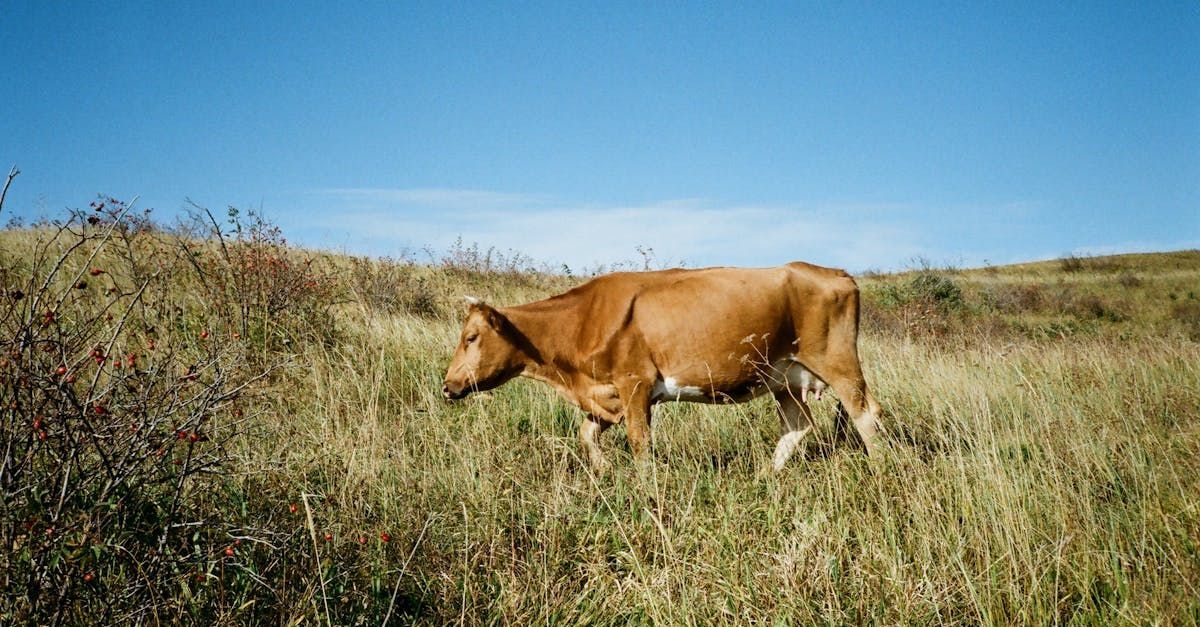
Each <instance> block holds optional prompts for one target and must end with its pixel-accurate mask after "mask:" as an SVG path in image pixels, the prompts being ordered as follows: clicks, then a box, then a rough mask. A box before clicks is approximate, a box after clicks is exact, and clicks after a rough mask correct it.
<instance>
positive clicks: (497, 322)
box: [476, 303, 508, 331]
mask: <svg viewBox="0 0 1200 627" xmlns="http://www.w3.org/2000/svg"><path fill="white" fill-rule="evenodd" d="M476 306H477V307H479V310H480V311H482V312H483V319H484V320H487V323H488V326H489V327H492V328H493V329H495V330H497V331H503V330H504V327H505V325H506V323H507V322H508V320H506V319H505V318H504V314H502V313H500V312H499V311H497V310H496V308H495V307H492V306H491V305H489V304H487V303H479V304H478V305H476Z"/></svg>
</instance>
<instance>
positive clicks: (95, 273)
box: [91, 268, 104, 276]
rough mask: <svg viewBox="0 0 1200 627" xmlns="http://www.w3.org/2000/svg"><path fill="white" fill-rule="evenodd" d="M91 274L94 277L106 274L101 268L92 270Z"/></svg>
mask: <svg viewBox="0 0 1200 627" xmlns="http://www.w3.org/2000/svg"><path fill="white" fill-rule="evenodd" d="M91 274H92V276H100V275H101V274H104V271H103V270H101V269H100V268H92V270H91Z"/></svg>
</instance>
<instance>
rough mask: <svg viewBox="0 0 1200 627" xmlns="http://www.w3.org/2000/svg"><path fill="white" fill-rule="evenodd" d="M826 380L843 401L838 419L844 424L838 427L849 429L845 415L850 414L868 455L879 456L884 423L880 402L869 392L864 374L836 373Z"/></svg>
mask: <svg viewBox="0 0 1200 627" xmlns="http://www.w3.org/2000/svg"><path fill="white" fill-rule="evenodd" d="M826 382H827V383H828V384H829V385H830V387H832V388H833V391H834V393H835V394H837V396H838V399H839V400H840V401H841V403H840V404H841V407H840V408H839V409H840V411H839V415H838V417H837V418H836V420H838V421H839V422H841V423H842V424H841V425H839V426H838V428H841V429H842V430H843V431H848V429H845V427H844V424H845V417H846V416H848V417H849V419H850V422H852V423H854V430H855V431H857V432H858V437H859V438H861V439H862V443H863V446H864V447H866V449H867V456H868V457H875V456H877V455H878V454H879V438H880V436H881V435H882V433H883V423H882V422H880V420H879V413H880V409H879V403H878V402H876V401H875V398H874V397H872V396H871V394H870V393H869V392H867V384H866V382H864V381H863V379H862V376H861V375H860V376H857V377H855V376H836V375H835V376H831V377H830V378H829V379H828V380H826ZM843 412H844V413H843Z"/></svg>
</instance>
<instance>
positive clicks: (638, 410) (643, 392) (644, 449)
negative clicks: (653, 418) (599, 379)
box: [618, 378, 652, 459]
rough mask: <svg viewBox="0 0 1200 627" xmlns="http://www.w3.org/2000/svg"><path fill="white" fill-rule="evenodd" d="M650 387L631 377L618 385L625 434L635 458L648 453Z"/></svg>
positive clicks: (644, 456)
mask: <svg viewBox="0 0 1200 627" xmlns="http://www.w3.org/2000/svg"><path fill="white" fill-rule="evenodd" d="M651 387H652V386H651V385H649V384H647V383H646V382H645V381H643V380H641V379H633V378H630V380H628V381H626V382H625V383H624V385H620V386H618V389H619V390H620V393H621V399H622V400H623V401H624V404H625V434H626V437H627V438H628V439H629V451H630V452H631V453H633V457H634V458H635V459H645V458H646V457H647V456H648V455H649V453H650V391H651Z"/></svg>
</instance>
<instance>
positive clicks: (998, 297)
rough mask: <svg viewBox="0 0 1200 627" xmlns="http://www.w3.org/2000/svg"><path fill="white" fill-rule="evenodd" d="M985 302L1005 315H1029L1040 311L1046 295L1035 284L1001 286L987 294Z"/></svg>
mask: <svg viewBox="0 0 1200 627" xmlns="http://www.w3.org/2000/svg"><path fill="white" fill-rule="evenodd" d="M987 301H988V305H990V306H991V307H992V308H993V309H995V310H996V311H999V312H1001V313H1006V314H1023V313H1030V312H1034V311H1037V310H1039V309H1041V308H1042V307H1043V306H1044V305H1045V302H1046V294H1045V291H1044V290H1043V289H1042V286H1041V285H1039V284H1037V283H1025V284H1021V285H1003V286H999V287H996V288H994V289H992V290H989V291H988V292H987Z"/></svg>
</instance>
